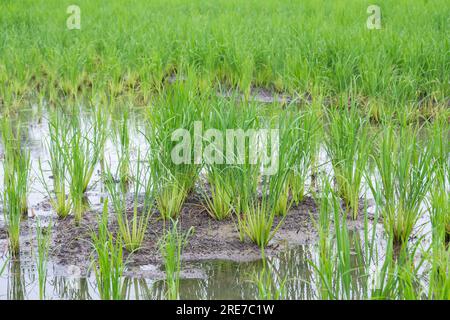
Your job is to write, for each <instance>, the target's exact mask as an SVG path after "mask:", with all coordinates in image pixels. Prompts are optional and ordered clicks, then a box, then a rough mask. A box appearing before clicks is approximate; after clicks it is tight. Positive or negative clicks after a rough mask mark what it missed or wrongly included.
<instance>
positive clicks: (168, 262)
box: [158, 220, 194, 300]
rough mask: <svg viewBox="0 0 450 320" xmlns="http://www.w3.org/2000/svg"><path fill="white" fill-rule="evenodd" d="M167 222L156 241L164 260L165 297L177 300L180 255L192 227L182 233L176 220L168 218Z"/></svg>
mask: <svg viewBox="0 0 450 320" xmlns="http://www.w3.org/2000/svg"><path fill="white" fill-rule="evenodd" d="M169 223H170V224H171V225H170V227H169V228H168V229H166V230H165V231H164V234H163V235H162V237H161V238H160V240H159V242H158V247H159V252H160V254H161V256H162V258H163V261H164V271H165V274H166V280H165V284H166V298H167V299H169V300H177V299H179V298H180V296H179V295H180V293H179V290H180V272H181V255H182V252H183V249H184V248H185V247H186V245H187V243H188V238H189V236H190V235H191V234H192V233H193V232H194V229H193V228H192V227H191V228H190V229H189V230H188V231H187V232H185V233H183V232H181V230H180V227H179V226H178V220H176V221H174V220H170V222H169Z"/></svg>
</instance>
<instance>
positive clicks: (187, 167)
mask: <svg viewBox="0 0 450 320" xmlns="http://www.w3.org/2000/svg"><path fill="white" fill-rule="evenodd" d="M199 103H200V102H197V101H195V102H194V99H192V97H190V93H189V88H187V87H184V86H183V85H178V86H176V87H175V88H171V89H170V90H169V92H167V93H166V94H165V95H163V96H162V97H161V98H160V99H158V101H157V102H155V105H154V106H153V107H152V108H151V110H150V111H149V120H150V121H149V125H148V134H147V135H146V138H147V140H148V141H149V144H150V154H149V170H150V172H151V174H152V176H153V177H152V181H153V182H154V186H153V188H154V190H155V198H156V205H157V208H158V210H159V212H160V214H161V217H162V218H163V219H170V218H177V217H178V215H179V214H180V211H181V207H182V205H183V203H184V200H185V199H186V197H187V195H188V194H189V193H190V192H191V190H192V188H193V187H194V183H195V180H196V178H197V175H198V171H199V169H200V166H199V164H200V163H199V162H198V161H197V160H195V159H194V153H193V150H192V149H191V148H189V149H188V150H186V149H185V148H184V146H187V147H191V146H192V145H191V144H190V143H189V142H190V141H191V139H192V137H193V134H194V120H195V119H196V117H198V116H201V115H200V114H199ZM180 140H181V141H180ZM184 142H186V145H184V144H183V143H184ZM179 143H180V144H179ZM180 146H181V147H180Z"/></svg>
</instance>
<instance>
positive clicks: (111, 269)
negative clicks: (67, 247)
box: [91, 201, 125, 300]
mask: <svg viewBox="0 0 450 320" xmlns="http://www.w3.org/2000/svg"><path fill="white" fill-rule="evenodd" d="M91 239H92V244H93V246H94V252H95V254H96V257H95V258H94V257H93V258H92V267H93V269H94V273H95V280H96V282H97V289H98V292H99V295H100V298H101V299H102V300H121V299H122V298H123V292H122V288H123V272H124V269H125V264H124V261H123V252H122V247H123V243H122V239H121V237H120V235H119V236H118V237H117V238H114V236H113V234H112V233H111V232H110V231H109V230H108V201H105V203H104V205H103V213H102V215H101V216H100V217H99V219H98V232H97V233H96V232H92V234H91Z"/></svg>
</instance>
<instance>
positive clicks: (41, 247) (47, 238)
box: [36, 220, 52, 300]
mask: <svg viewBox="0 0 450 320" xmlns="http://www.w3.org/2000/svg"><path fill="white" fill-rule="evenodd" d="M51 240H52V222H51V221H50V222H49V224H48V227H47V228H44V227H42V226H41V223H40V221H39V220H38V221H37V227H36V241H37V257H36V266H37V273H38V282H39V299H40V300H43V299H45V287H46V283H47V273H48V272H47V262H48V255H49V249H50V243H51Z"/></svg>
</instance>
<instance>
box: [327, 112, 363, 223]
mask: <svg viewBox="0 0 450 320" xmlns="http://www.w3.org/2000/svg"><path fill="white" fill-rule="evenodd" d="M327 115H328V122H329V124H328V135H327V138H326V142H325V146H326V151H327V154H328V157H329V158H330V159H331V164H332V166H333V171H334V177H335V183H336V189H337V193H338V195H339V196H340V197H341V198H342V199H343V200H344V203H345V204H346V206H347V207H348V208H349V211H350V212H351V214H350V216H351V217H352V219H354V220H355V219H356V218H357V217H358V207H359V196H360V191H361V183H362V180H363V176H364V172H365V168H366V165H367V161H368V159H369V150H370V143H369V137H368V130H367V121H366V120H365V119H362V118H361V117H360V115H359V114H358V112H357V109H356V106H355V105H354V104H352V105H351V107H350V108H345V109H341V108H339V109H336V110H334V109H330V111H329V112H328V113H327Z"/></svg>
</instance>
